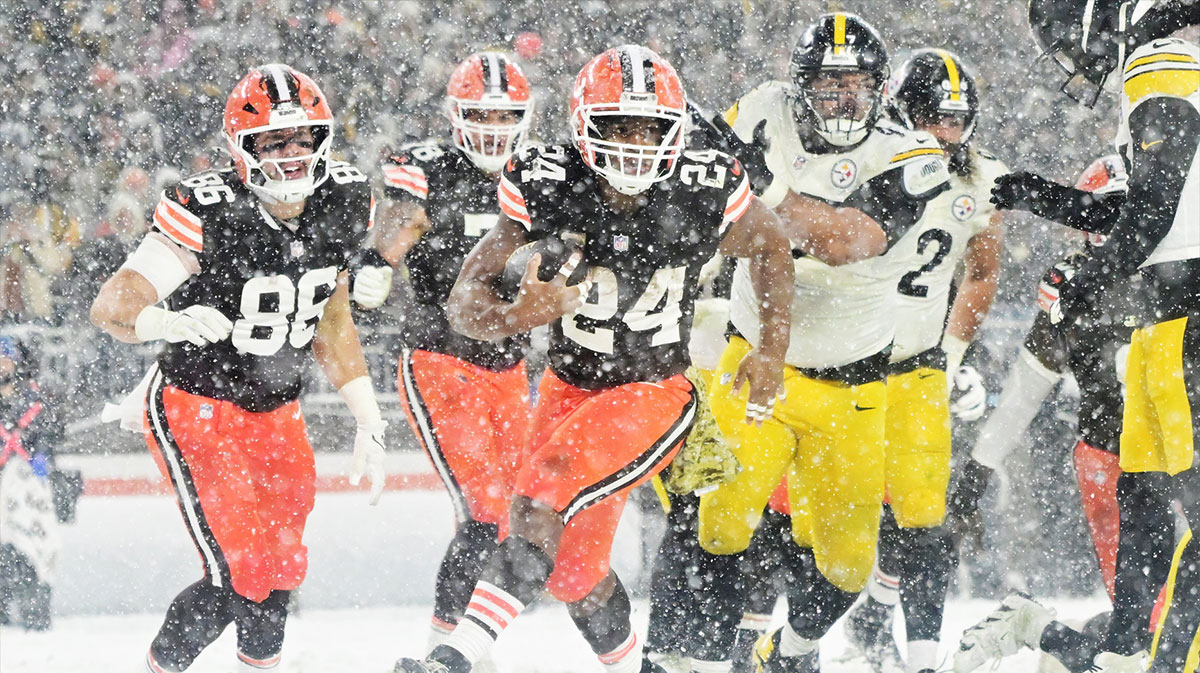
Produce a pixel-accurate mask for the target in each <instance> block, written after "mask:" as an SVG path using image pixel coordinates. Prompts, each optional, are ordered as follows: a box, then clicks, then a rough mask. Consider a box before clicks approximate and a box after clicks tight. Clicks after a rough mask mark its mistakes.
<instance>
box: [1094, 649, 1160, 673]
mask: <svg viewBox="0 0 1200 673" xmlns="http://www.w3.org/2000/svg"><path fill="white" fill-rule="evenodd" d="M1149 658H1150V657H1149V655H1148V654H1147V653H1146V652H1144V651H1143V652H1138V653H1137V654H1131V655H1129V656H1121V655H1119V654H1117V653H1116V652H1101V653H1100V654H1097V655H1096V658H1095V659H1094V660H1092V670H1093V671H1095V672H1096V673H1142V672H1143V671H1145V670H1146V664H1147V662H1148V660H1149Z"/></svg>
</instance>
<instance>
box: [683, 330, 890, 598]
mask: <svg viewBox="0 0 1200 673" xmlns="http://www.w3.org/2000/svg"><path fill="white" fill-rule="evenodd" d="M749 352H750V344H748V343H747V342H746V341H745V340H744V339H741V338H738V337H731V338H730V340H729V345H728V346H727V347H726V349H725V352H724V353H723V354H722V356H721V361H720V363H719V364H718V365H717V369H716V371H715V372H714V375H713V380H712V385H711V386H710V388H709V392H710V400H711V403H712V410H713V414H714V415H715V416H716V419H717V423H718V424H719V425H720V427H721V431H722V432H723V433H724V434H725V436H726V439H728V440H729V442H730V443H731V444H732V445H733V451H734V453H735V454H736V455H737V458H738V460H739V461H740V462H741V464H742V471H741V472H739V473H738V474H737V476H735V477H734V478H733V479H732V480H731V481H727V482H725V483H724V484H722V485H720V486H718V487H717V488H716V489H715V490H714V491H711V492H709V493H707V494H705V495H703V496H701V498H700V544H701V546H703V547H704V549H705V550H707V551H708V552H710V553H713V554H735V553H738V552H740V551H743V550H744V549H746V547H748V546H749V544H750V539H751V538H752V537H753V535H754V529H755V528H756V527H757V526H758V522H759V519H760V518H761V517H762V512H763V508H764V507H765V506H766V504H767V500H768V499H769V498H770V496H771V493H772V491H774V490H775V488H776V487H777V486H778V485H779V480H780V479H781V478H782V477H783V476H784V475H785V474H786V475H787V478H788V498H789V500H790V502H791V506H792V537H793V539H794V540H795V541H796V544H798V545H800V546H802V547H811V548H812V550H813V553H814V555H815V557H816V561H817V568H818V569H819V570H820V571H821V574H822V575H824V576H825V578H826V579H828V580H829V581H830V582H831V583H833V585H834V586H836V587H838V588H839V589H842V590H844V591H851V592H858V591H861V590H862V589H863V588H864V587H866V584H867V579H868V577H870V574H871V566H872V564H873V563H874V561H875V544H876V541H877V538H878V534H879V515H880V507H881V502H882V500H883V484H884V476H883V475H884V467H883V466H884V419H885V412H886V406H887V388H886V386H885V385H884V383H883V382H882V381H875V382H871V383H867V384H864V385H848V384H844V383H839V382H836V381H824V380H817V379H810V378H807V377H805V376H803V375H802V374H800V373H799V372H797V371H796V370H795V369H793V368H792V367H786V368H785V369H784V376H783V391H784V397H783V399H781V400H779V401H778V402H777V403H776V405H775V410H774V415H773V416H772V418H770V419H768V420H767V421H766V422H764V423H763V424H762V425H761V426H754V425H750V424H747V423H746V422H745V414H746V399H747V397H748V395H749V392H748V390H747V389H746V387H743V389H742V390H739V391H735V390H733V385H732V384H733V379H734V376H735V374H736V372H737V367H738V364H739V363H740V362H741V360H742V358H743V357H745V356H746V354H747V353H749Z"/></svg>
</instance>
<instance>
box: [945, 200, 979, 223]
mask: <svg viewBox="0 0 1200 673" xmlns="http://www.w3.org/2000/svg"><path fill="white" fill-rule="evenodd" d="M950 212H952V213H954V219H956V220H958V221H960V222H966V221H967V220H969V219H971V216H972V215H974V214H975V197H973V196H971V195H970V194H963V195H962V196H960V197H958V198H957V199H954V203H953V204H952V205H951V206H950Z"/></svg>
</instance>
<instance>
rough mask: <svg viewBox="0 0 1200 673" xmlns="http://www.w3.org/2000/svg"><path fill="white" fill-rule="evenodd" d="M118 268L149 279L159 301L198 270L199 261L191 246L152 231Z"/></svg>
mask: <svg viewBox="0 0 1200 673" xmlns="http://www.w3.org/2000/svg"><path fill="white" fill-rule="evenodd" d="M121 268H122V269H129V270H130V271H133V272H136V273H137V274H139V275H141V276H142V277H143V278H145V279H146V280H148V281H150V284H151V285H153V286H154V292H155V293H156V295H157V297H156V299H155V301H162V300H163V299H164V298H166V297H167V296H168V295H170V294H171V293H172V292H174V291H175V289H176V288H178V287H179V286H180V285H183V283H184V282H185V281H186V280H187V279H188V278H191V277H192V276H193V275H195V274H197V273H199V272H200V262H199V260H198V259H197V258H196V253H194V252H193V251H192V250H191V249H189V248H186V247H183V246H181V245H179V243H177V242H176V241H175V240H174V239H172V238H170V237H168V236H166V235H165V234H163V233H162V232H159V231H151V232H150V233H148V234H146V237H145V238H143V239H142V242H141V243H139V244H138V247H137V249H135V250H134V251H133V252H132V253H130V255H129V257H127V258H126V259H125V263H124V264H122V265H121Z"/></svg>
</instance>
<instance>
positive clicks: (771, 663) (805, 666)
mask: <svg viewBox="0 0 1200 673" xmlns="http://www.w3.org/2000/svg"><path fill="white" fill-rule="evenodd" d="M782 634H783V629H781V628H780V629H775V630H774V631H772V632H770V633H768V634H767V635H765V636H763V637H762V638H759V639H758V644H757V645H755V646H754V663H755V665H756V668H755V671H756V673H821V662H820V650H816V649H814V650H813V651H812V652H809V653H808V654H805V655H802V656H799V657H785V656H783V655H782V654H780V653H779V638H780V637H781V636H782Z"/></svg>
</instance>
